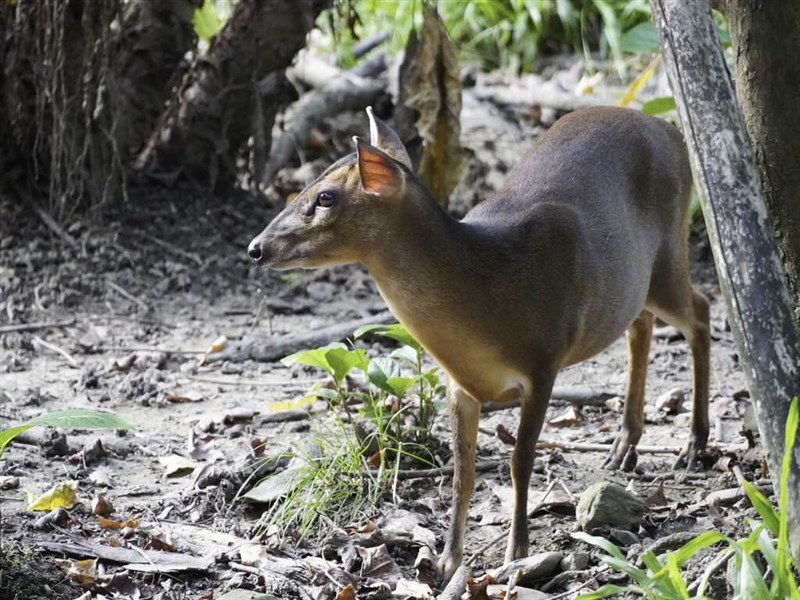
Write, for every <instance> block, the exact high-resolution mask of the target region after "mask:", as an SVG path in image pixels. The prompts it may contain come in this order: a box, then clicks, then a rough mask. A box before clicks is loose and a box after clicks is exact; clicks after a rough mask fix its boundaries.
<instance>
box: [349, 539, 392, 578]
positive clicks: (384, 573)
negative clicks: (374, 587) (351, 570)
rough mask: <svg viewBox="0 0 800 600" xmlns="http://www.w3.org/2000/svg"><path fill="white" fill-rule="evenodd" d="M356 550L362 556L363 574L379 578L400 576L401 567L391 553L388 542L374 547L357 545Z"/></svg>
mask: <svg viewBox="0 0 800 600" xmlns="http://www.w3.org/2000/svg"><path fill="white" fill-rule="evenodd" d="M356 552H357V553H358V555H359V556H360V557H361V576H362V577H375V578H378V579H382V578H392V577H394V578H395V579H396V578H398V577H399V576H400V567H398V566H397V563H396V562H394V559H392V557H391V556H390V555H389V550H388V549H387V548H386V544H381V545H380V546H375V547H373V548H363V547H361V546H356Z"/></svg>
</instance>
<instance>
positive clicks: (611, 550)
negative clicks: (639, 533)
mask: <svg viewBox="0 0 800 600" xmlns="http://www.w3.org/2000/svg"><path fill="white" fill-rule="evenodd" d="M570 535H571V536H572V537H573V538H574V539H576V540H580V541H582V542H586V543H587V544H591V545H592V546H597V547H598V548H600V549H601V550H605V551H606V552H607V553H608V554H610V555H611V556H613V557H615V558H618V559H619V560H625V556H624V555H623V554H622V551H621V550H620V549H619V548H617V546H616V545H615V544H614V543H612V542H609V541H608V540H607V539H606V538H604V537H600V536H598V535H589V534H588V533H584V532H582V531H576V532H574V533H572V534H570Z"/></svg>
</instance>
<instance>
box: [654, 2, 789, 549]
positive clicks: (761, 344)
mask: <svg viewBox="0 0 800 600" xmlns="http://www.w3.org/2000/svg"><path fill="white" fill-rule="evenodd" d="M650 5H651V8H652V11H653V19H654V22H655V25H656V30H657V33H658V38H659V43H660V46H661V51H662V54H663V57H664V64H665V65H666V68H667V75H668V77H669V81H670V85H671V87H672V91H673V94H674V96H675V100H676V104H677V107H678V114H679V116H680V119H681V122H682V124H683V131H684V135H685V137H686V141H687V144H688V146H689V150H690V154H691V156H692V164H693V170H694V174H695V180H696V183H697V186H698V188H699V189H700V192H701V194H700V195H701V199H702V207H703V213H704V215H705V219H706V224H707V227H708V233H709V238H710V240H711V244H712V249H713V252H714V259H715V261H716V264H717V272H718V273H719V279H720V285H721V287H722V292H723V296H724V298H725V302H726V305H727V309H728V318H729V320H730V324H731V328H732V330H733V334H734V338H735V340H736V345H737V347H738V349H739V354H740V357H741V361H742V366H743V367H744V372H745V376H746V377H747V379H748V382H749V385H750V391H751V396H752V398H753V402H754V405H755V408H756V414H757V416H758V424H759V430H760V433H761V439H762V443H763V444H764V447H765V449H766V453H767V460H768V462H769V466H770V471H771V473H772V476H773V479H775V478H777V477H779V476H780V464H781V460H782V458H783V453H784V429H785V424H786V416H787V414H788V411H789V404H790V402H791V398H792V396H793V395H796V394H798V392H800V332H798V327H797V324H796V323H795V321H794V317H793V314H792V308H791V301H790V298H789V292H788V289H787V285H786V277H785V273H784V271H783V268H782V264H781V261H780V259H779V256H778V250H777V247H776V243H775V239H774V235H773V228H772V224H771V222H770V215H769V212H768V209H767V206H766V203H765V201H764V193H763V191H762V188H761V182H760V181H759V174H758V169H757V167H756V159H755V156H754V153H753V150H752V146H751V145H750V140H749V139H748V137H747V131H746V129H745V124H744V120H743V118H742V114H741V112H740V110H739V107H738V105H737V104H736V98H735V96H734V91H733V86H732V83H731V80H730V76H729V74H728V71H727V67H726V64H725V59H724V56H723V53H722V49H721V47H720V45H719V41H718V39H717V35H716V31H715V28H714V23H713V19H712V17H711V8H710V5H709V3H708V0H705V1H697V2H684V1H683V0H650ZM795 158H796V157H795ZM791 467H792V470H791V476H790V481H789V499H788V500H789V501H788V506H789V514H788V518H789V531H790V532H791V537H792V545H793V552H794V553H795V555H796V556H800V448H798V447H797V446H795V449H794V452H793V460H792V465H791ZM776 489H778V486H777V485H776Z"/></svg>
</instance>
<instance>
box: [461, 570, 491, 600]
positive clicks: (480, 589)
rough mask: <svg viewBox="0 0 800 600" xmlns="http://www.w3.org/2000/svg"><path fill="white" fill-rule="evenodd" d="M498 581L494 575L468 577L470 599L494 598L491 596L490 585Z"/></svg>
mask: <svg viewBox="0 0 800 600" xmlns="http://www.w3.org/2000/svg"><path fill="white" fill-rule="evenodd" d="M493 583H497V581H496V580H495V578H494V577H492V576H491V575H489V574H488V573H487V574H486V575H483V576H482V577H479V578H478V579H475V578H473V577H470V578H469V579H467V592H469V596H468V597H469V600H492V598H491V597H490V596H489V591H488V587H489V586H490V585H491V584H493Z"/></svg>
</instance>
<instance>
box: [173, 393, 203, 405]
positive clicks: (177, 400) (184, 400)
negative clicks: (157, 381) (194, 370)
mask: <svg viewBox="0 0 800 600" xmlns="http://www.w3.org/2000/svg"><path fill="white" fill-rule="evenodd" d="M166 400H167V402H171V403H172V404H192V403H194V402H201V400H200V398H190V397H189V396H181V395H180V394H167V397H166Z"/></svg>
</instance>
